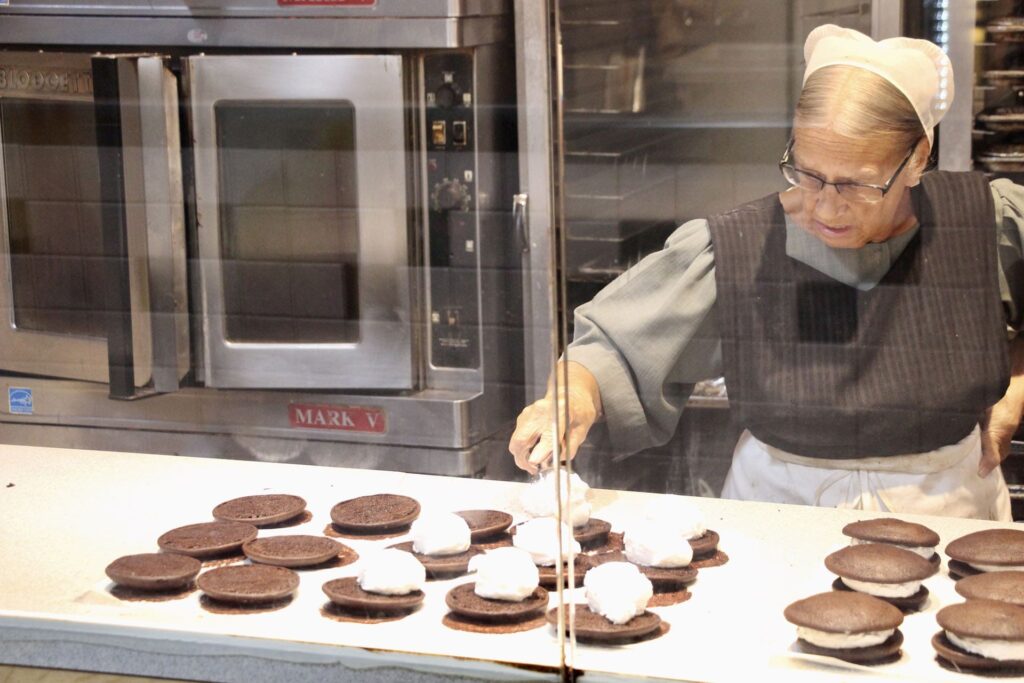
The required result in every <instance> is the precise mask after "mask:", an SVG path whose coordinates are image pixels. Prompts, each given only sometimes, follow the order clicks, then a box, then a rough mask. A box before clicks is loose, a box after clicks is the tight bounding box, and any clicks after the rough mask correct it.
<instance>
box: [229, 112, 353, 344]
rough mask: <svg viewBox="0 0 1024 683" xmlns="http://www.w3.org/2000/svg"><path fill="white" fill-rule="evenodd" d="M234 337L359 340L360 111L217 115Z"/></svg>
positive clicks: (230, 329) (244, 339) (230, 308)
mask: <svg viewBox="0 0 1024 683" xmlns="http://www.w3.org/2000/svg"><path fill="white" fill-rule="evenodd" d="M215 116H216V122H217V145H218V149H219V157H220V169H219V172H220V196H221V202H222V203H221V206H220V225H221V231H220V239H221V256H222V258H223V264H222V265H223V274H224V311H225V315H226V329H227V338H228V339H230V340H232V341H245V342H289V343H316V342H334V343H342V342H356V341H358V340H359V297H358V282H357V272H358V270H357V269H358V266H357V261H356V259H357V254H358V246H359V245H358V224H357V220H358V218H357V214H356V212H357V210H358V206H357V199H356V167H355V155H354V146H355V110H354V108H353V106H352V104H351V103H349V102H302V103H287V104H281V103H276V102H274V103H270V102H225V103H220V104H218V105H217V106H216V107H215Z"/></svg>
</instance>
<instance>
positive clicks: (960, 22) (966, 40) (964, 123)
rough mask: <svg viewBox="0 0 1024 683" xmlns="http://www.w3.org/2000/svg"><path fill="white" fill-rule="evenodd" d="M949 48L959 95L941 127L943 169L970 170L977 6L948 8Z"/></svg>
mask: <svg viewBox="0 0 1024 683" xmlns="http://www.w3.org/2000/svg"><path fill="white" fill-rule="evenodd" d="M945 11H946V13H947V21H948V29H949V46H948V50H947V54H948V55H949V59H950V61H951V62H953V83H954V85H955V88H956V93H955V94H954V96H953V102H952V104H951V105H950V107H949V111H947V112H946V116H945V118H943V119H942V123H941V124H940V126H939V128H940V129H941V131H942V134H941V135H940V136H939V168H940V169H941V170H943V171H969V170H971V167H972V165H973V161H972V156H971V146H972V139H971V129H972V128H973V127H974V21H975V11H976V10H975V4H974V3H973V2H963V0H952V1H951V2H949V3H947V6H946V10H945Z"/></svg>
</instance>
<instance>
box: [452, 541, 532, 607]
mask: <svg viewBox="0 0 1024 683" xmlns="http://www.w3.org/2000/svg"><path fill="white" fill-rule="evenodd" d="M469 571H471V572H476V586H475V587H474V588H473V592H474V593H476V594H477V595H479V596H480V597H481V598H490V599H492V600H509V601H513V602H519V601H521V600H523V599H525V598H527V597H529V596H530V595H532V594H533V591H535V590H537V585H538V584H539V583H540V572H538V571H537V565H535V564H534V563H533V559H532V558H531V557H530V553H528V552H526V551H525V550H522V549H521V548H495V549H494V550H488V551H487V552H486V553H484V554H483V555H477V556H476V557H473V558H471V559H470V560H469Z"/></svg>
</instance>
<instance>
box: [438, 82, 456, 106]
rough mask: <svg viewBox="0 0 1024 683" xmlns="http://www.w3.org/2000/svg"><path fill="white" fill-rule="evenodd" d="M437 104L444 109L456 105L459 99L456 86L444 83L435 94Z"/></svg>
mask: <svg viewBox="0 0 1024 683" xmlns="http://www.w3.org/2000/svg"><path fill="white" fill-rule="evenodd" d="M434 97H435V101H436V102H437V106H439V107H441V108H442V109H451V108H452V107H454V106H455V102H456V100H457V99H458V94H457V93H456V92H455V88H453V87H452V86H450V85H442V86H441V87H440V88H438V89H437V92H436V93H435V94H434Z"/></svg>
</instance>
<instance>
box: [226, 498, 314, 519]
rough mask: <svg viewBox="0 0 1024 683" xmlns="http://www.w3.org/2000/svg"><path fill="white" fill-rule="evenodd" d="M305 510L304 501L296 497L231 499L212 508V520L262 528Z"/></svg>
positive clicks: (291, 517) (293, 516)
mask: <svg viewBox="0 0 1024 683" xmlns="http://www.w3.org/2000/svg"><path fill="white" fill-rule="evenodd" d="M305 510H306V501H305V500H303V499H302V498H299V497H298V496H289V495H285V494H281V493H271V494H267V495H260V496H243V497H241V498H232V499H231V500H229V501H226V502H223V503H221V504H220V505H218V506H217V507H215V508H213V517H214V519H219V520H220V521H222V522H245V523H247V524H252V525H253V526H257V527H263V526H269V525H271V524H277V523H279V522H285V521H288V520H290V519H293V518H295V517H298V516H299V515H301V514H302V513H303V512H304V511H305Z"/></svg>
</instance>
